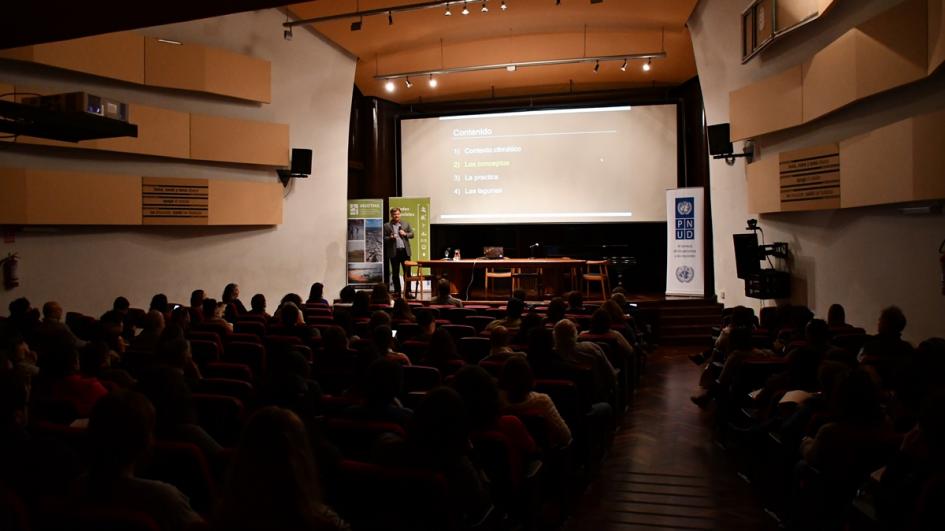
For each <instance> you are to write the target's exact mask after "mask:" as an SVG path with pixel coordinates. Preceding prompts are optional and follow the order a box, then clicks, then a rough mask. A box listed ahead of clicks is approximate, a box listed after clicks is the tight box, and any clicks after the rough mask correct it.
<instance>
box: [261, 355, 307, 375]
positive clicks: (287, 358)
mask: <svg viewBox="0 0 945 531" xmlns="http://www.w3.org/2000/svg"><path fill="white" fill-rule="evenodd" d="M269 375H270V376H271V377H280V376H287V375H291V376H295V377H297V378H301V379H308V378H309V376H311V369H310V368H309V365H308V359H306V357H305V354H302V353H301V352H299V351H298V350H296V349H294V348H289V350H286V351H285V352H279V353H278V354H277V355H276V356H272V357H271V358H269Z"/></svg>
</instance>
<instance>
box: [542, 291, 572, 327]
mask: <svg viewBox="0 0 945 531" xmlns="http://www.w3.org/2000/svg"><path fill="white" fill-rule="evenodd" d="M567 309H568V303H566V302H564V299H562V298H561V297H555V298H553V299H551V300H550V301H548V310H547V311H546V312H545V323H546V324H548V325H549V326H554V325H555V323H557V322H558V321H560V320H562V319H564V318H565V315H566V313H567Z"/></svg>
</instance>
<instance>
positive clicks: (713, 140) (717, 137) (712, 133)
mask: <svg viewBox="0 0 945 531" xmlns="http://www.w3.org/2000/svg"><path fill="white" fill-rule="evenodd" d="M708 133H709V155H731V154H732V153H734V150H733V148H732V141H731V140H729V139H730V138H731V132H730V130H729V125H728V124H717V125H710V126H709V127H708Z"/></svg>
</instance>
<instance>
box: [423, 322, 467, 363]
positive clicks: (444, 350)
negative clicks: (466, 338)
mask: <svg viewBox="0 0 945 531" xmlns="http://www.w3.org/2000/svg"><path fill="white" fill-rule="evenodd" d="M427 357H429V358H430V359H432V360H439V361H446V360H454V359H458V358H459V353H458V352H457V351H456V342H455V341H454V340H453V335H452V334H450V333H449V331H448V330H447V329H445V328H438V329H436V330H435V331H434V332H433V335H432V336H430V346H429V347H428V348H427Z"/></svg>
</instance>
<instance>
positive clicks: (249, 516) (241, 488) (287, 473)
mask: <svg viewBox="0 0 945 531" xmlns="http://www.w3.org/2000/svg"><path fill="white" fill-rule="evenodd" d="M263 486H264V487H263ZM320 500H321V493H320V489H319V486H318V472H317V469H316V465H315V458H314V457H313V455H312V450H311V447H310V445H309V441H308V434H307V432H306V429H305V424H304V423H303V422H302V420H301V419H299V417H298V416H297V415H296V414H295V413H293V412H291V411H290V410H288V409H283V408H280V407H275V406H269V407H264V408H262V409H259V410H258V411H256V412H255V413H254V414H253V415H252V416H251V417H250V418H249V420H248V421H247V422H246V426H245V428H244V429H243V434H242V437H241V438H240V442H239V446H238V447H237V450H236V455H235V456H234V458H233V462H232V465H231V467H230V473H229V476H228V477H227V481H226V485H225V487H224V492H223V500H222V503H221V504H220V507H219V511H218V512H217V517H216V519H215V520H216V521H217V522H218V523H219V525H220V527H221V528H223V529H323V528H324V527H323V526H324V519H325V517H324V516H322V514H323V512H322V510H321V501H320Z"/></svg>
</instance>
